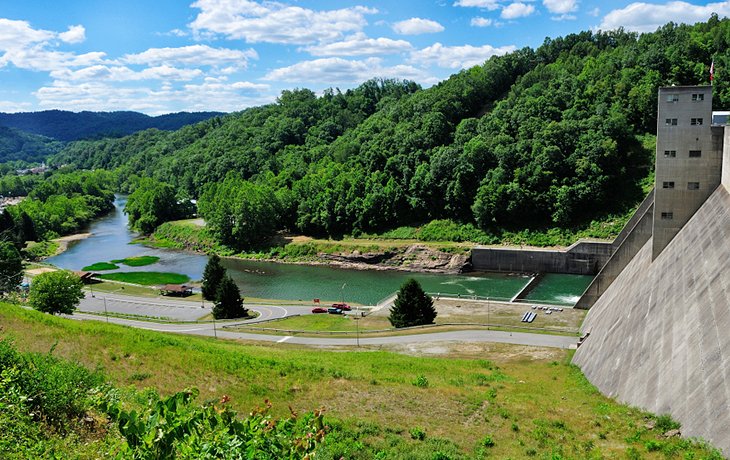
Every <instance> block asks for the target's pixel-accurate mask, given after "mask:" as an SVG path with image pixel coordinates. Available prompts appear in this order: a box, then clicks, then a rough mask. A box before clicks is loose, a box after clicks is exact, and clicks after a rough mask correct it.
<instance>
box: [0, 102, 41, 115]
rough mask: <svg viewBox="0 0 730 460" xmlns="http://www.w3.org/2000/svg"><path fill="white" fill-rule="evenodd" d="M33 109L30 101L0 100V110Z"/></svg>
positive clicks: (28, 110)
mask: <svg viewBox="0 0 730 460" xmlns="http://www.w3.org/2000/svg"><path fill="white" fill-rule="evenodd" d="M32 110H33V104H31V103H30V102H15V101H0V112H3V113H16V112H30V111H32Z"/></svg>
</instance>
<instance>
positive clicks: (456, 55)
mask: <svg viewBox="0 0 730 460" xmlns="http://www.w3.org/2000/svg"><path fill="white" fill-rule="evenodd" d="M515 49H517V48H516V47H515V46H512V45H509V46H502V47H499V48H495V47H493V46H491V45H484V46H471V45H464V46H444V45H442V44H441V43H435V44H434V45H431V46H429V47H428V48H424V49H422V50H418V51H414V52H413V53H411V58H410V61H411V62H414V63H418V64H421V65H432V64H436V65H438V66H439V67H446V68H450V69H463V68H468V67H473V66H475V65H479V64H482V63H484V61H486V60H487V59H489V58H490V57H492V56H495V55H497V56H498V55H503V54H506V53H510V52H512V51H514V50H515Z"/></svg>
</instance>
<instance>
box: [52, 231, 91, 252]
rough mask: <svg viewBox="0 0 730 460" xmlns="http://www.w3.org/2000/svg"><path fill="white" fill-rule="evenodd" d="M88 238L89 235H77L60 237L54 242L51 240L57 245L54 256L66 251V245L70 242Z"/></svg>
mask: <svg viewBox="0 0 730 460" xmlns="http://www.w3.org/2000/svg"><path fill="white" fill-rule="evenodd" d="M90 236H91V233H77V234H75V235H68V236H62V237H61V238H56V239H55V240H53V241H55V242H56V243H58V249H57V250H56V254H55V255H58V254H61V253H62V252H64V251H65V250H66V249H68V245H69V244H70V243H71V242H72V241H80V240H84V239H86V238H88V237H90Z"/></svg>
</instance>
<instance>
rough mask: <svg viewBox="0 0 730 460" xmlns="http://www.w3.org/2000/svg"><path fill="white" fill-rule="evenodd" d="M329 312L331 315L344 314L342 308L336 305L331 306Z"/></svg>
mask: <svg viewBox="0 0 730 460" xmlns="http://www.w3.org/2000/svg"><path fill="white" fill-rule="evenodd" d="M327 313H329V314H330V315H341V314H342V309H341V308H336V307H329V308H328V309H327Z"/></svg>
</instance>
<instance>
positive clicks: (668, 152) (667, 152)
mask: <svg viewBox="0 0 730 460" xmlns="http://www.w3.org/2000/svg"><path fill="white" fill-rule="evenodd" d="M676 156H677V151H676V150H665V151H664V158H675V157H676Z"/></svg>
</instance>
